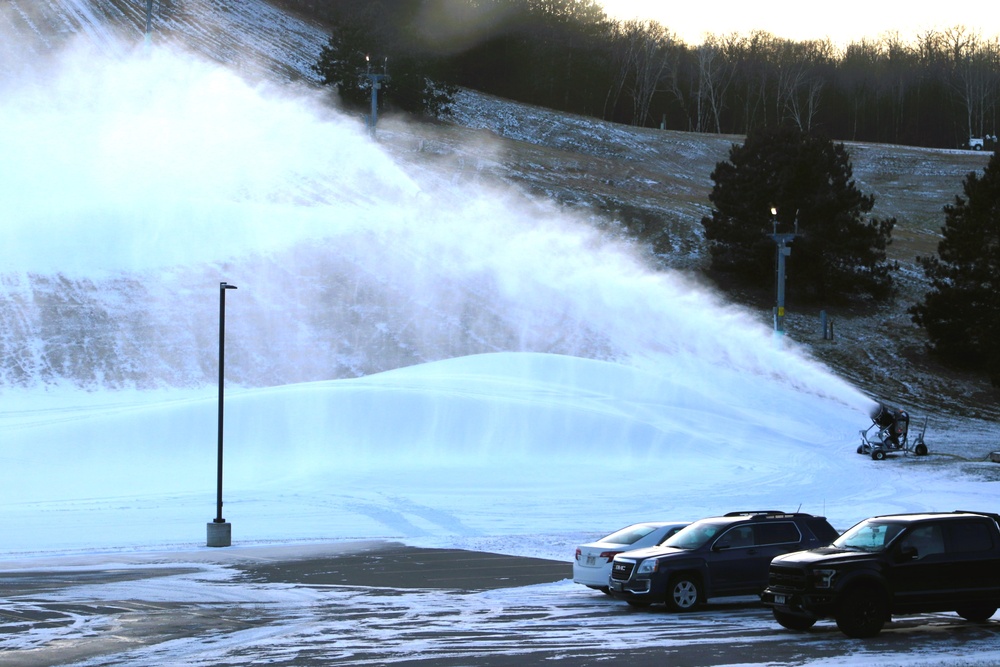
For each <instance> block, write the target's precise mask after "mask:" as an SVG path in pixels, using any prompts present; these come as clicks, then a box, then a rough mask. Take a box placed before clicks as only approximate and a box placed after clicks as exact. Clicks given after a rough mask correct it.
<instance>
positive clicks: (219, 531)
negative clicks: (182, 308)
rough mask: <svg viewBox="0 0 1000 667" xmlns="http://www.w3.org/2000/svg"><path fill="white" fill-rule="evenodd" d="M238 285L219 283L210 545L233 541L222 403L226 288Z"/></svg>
mask: <svg viewBox="0 0 1000 667" xmlns="http://www.w3.org/2000/svg"><path fill="white" fill-rule="evenodd" d="M227 289H236V285H230V284H228V283H219V443H218V466H217V469H216V499H215V518H214V519H213V520H212V522H211V523H210V524H208V546H210V547H228V546H231V545H232V543H233V527H232V524H230V523H229V522H227V521H226V520H225V519H223V518H222V405H223V400H222V399H223V393H224V391H225V384H224V379H225V367H226V290H227Z"/></svg>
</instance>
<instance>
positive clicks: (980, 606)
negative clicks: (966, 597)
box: [955, 602, 997, 623]
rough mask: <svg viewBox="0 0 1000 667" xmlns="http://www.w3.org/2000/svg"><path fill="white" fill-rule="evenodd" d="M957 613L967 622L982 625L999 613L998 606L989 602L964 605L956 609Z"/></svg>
mask: <svg viewBox="0 0 1000 667" xmlns="http://www.w3.org/2000/svg"><path fill="white" fill-rule="evenodd" d="M955 613H956V614H958V615H959V616H961V617H962V618H964V619H965V620H967V621H972V622H973V623H982V622H983V621H985V620H987V619H989V618H990V616H992V615H993V614H995V613H997V606H996V605H995V604H991V603H989V602H977V603H973V604H967V605H963V606H961V607H959V608H958V609H956V610H955Z"/></svg>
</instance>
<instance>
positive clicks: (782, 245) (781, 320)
mask: <svg viewBox="0 0 1000 667" xmlns="http://www.w3.org/2000/svg"><path fill="white" fill-rule="evenodd" d="M771 222H772V225H773V227H772V228H773V229H774V233H773V234H770V235H769V236H770V237H771V238H772V239H774V243H775V248H776V251H777V255H778V268H777V271H778V275H777V278H776V281H775V282H776V283H777V290H776V291H777V305H776V306H775V307H774V333H775V334H777V335H778V336H783V335H784V334H785V258H786V257H788V256H789V255H791V254H792V249H791V248H790V247H789V246H788V244H789V243H791V242H792V241H794V240H795V237H796V236H798V235H799V219H798V214H797V213H796V216H795V231H794V232H793V233H791V234H779V233H778V209H777V208H775V207H773V206H772V207H771Z"/></svg>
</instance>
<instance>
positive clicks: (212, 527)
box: [208, 521, 233, 547]
mask: <svg viewBox="0 0 1000 667" xmlns="http://www.w3.org/2000/svg"><path fill="white" fill-rule="evenodd" d="M208 546H210V547H231V546H233V524H231V523H229V522H228V521H227V522H225V523H215V522H214V521H213V522H211V523H209V524H208Z"/></svg>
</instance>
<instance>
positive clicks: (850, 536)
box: [833, 520, 903, 551]
mask: <svg viewBox="0 0 1000 667" xmlns="http://www.w3.org/2000/svg"><path fill="white" fill-rule="evenodd" d="M901 530H903V524H900V523H890V522H888V521H878V520H874V521H862V522H861V523H859V524H858V525H856V526H854V527H853V528H851V529H850V530H848V531H847V532H846V533H844V534H843V535H841V536H840V537H838V538H837V539H836V540H834V542H833V546H835V547H837V548H838V549H848V550H851V551H882V550H883V549H885V548H886V547H887V546H888V545H889V543H890V542H892V540H893V538H895V537H896V535H898V534H899V531H901Z"/></svg>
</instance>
